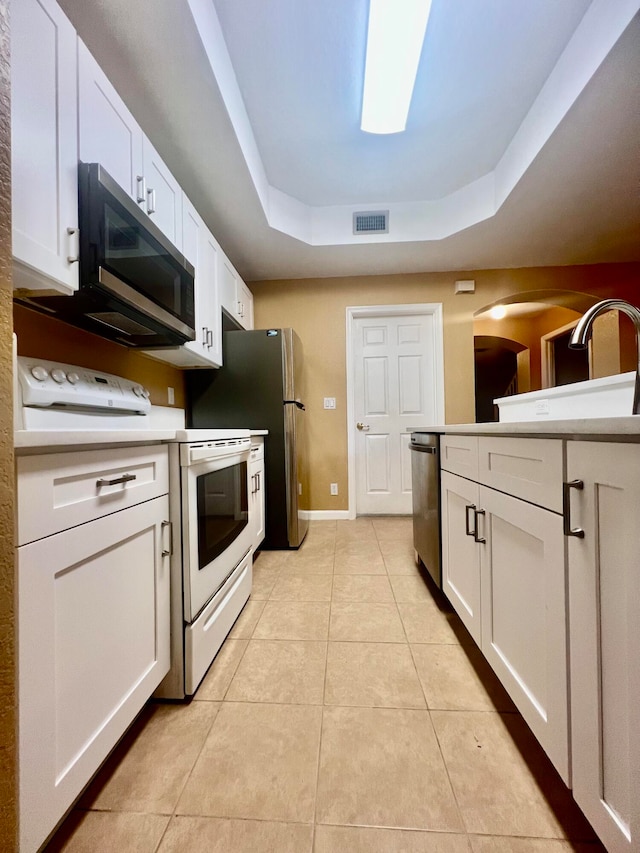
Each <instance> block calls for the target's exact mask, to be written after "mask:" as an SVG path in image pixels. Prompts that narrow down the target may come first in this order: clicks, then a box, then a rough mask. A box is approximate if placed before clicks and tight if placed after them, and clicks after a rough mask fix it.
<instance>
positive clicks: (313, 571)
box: [47, 518, 603, 853]
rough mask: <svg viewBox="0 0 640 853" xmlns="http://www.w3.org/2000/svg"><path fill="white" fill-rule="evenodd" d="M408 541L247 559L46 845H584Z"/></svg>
mask: <svg viewBox="0 0 640 853" xmlns="http://www.w3.org/2000/svg"><path fill="white" fill-rule="evenodd" d="M411 538H412V534H411V520H410V519H408V518H360V519H357V520H356V521H338V522H335V521H332V522H312V524H311V527H310V530H309V534H308V536H307V539H306V540H305V542H304V544H303V546H302V548H301V549H300V550H299V551H298V552H295V551H292V552H264V553H262V554H260V555H258V557H257V559H256V562H255V565H254V586H253V593H252V596H251V599H250V600H249V602H248V603H247V606H246V607H245V609H244V611H243V612H242V614H241V615H240V617H239V619H238V621H237V622H236V624H235V626H234V627H233V629H232V631H231V633H230V635H229V637H228V638H227V640H226V642H225V644H224V646H223V647H222V649H221V650H220V652H219V654H218V656H217V658H216V660H215V661H214V663H213V664H212V666H211V669H210V670H209V672H208V674H207V675H206V677H205V679H204V681H203V682H202V684H201V685H200V688H199V690H198V692H197V694H196V695H195V697H194V699H193V701H192V702H190V703H188V704H185V705H182V704H161V703H150V704H149V705H148V706H147V707H146V708H145V709H144V711H143V713H142V714H141V715H140V717H139V718H138V720H137V721H136V722H135V723H134V725H133V726H132V728H131V730H130V731H129V733H128V734H127V735H126V736H125V738H124V740H123V742H122V743H121V744H120V746H119V747H118V748H117V750H116V751H115V753H114V755H113V756H112V757H111V758H110V759H109V761H108V762H107V764H106V765H105V767H104V768H103V769H102V770H101V771H100V773H99V774H98V776H97V777H96V779H95V780H94V782H93V783H92V784H91V785H90V787H89V788H88V790H87V791H86V792H85V793H84V795H83V796H82V797H81V799H80V801H79V803H78V805H77V807H76V809H75V810H74V811H73V812H72V813H71V814H70V815H69V817H68V818H67V820H66V821H65V823H64V824H63V825H62V827H61V828H60V830H59V831H58V833H57V834H56V836H55V837H54V838H53V840H52V842H51V843H50V845H49V847H48V848H47V849H48V851H50V853H51V851H62V850H65V851H69V853H111V851H117V853H128V851H135V853H154V851H158V853H178V852H179V851H180V853H182V851H186V853H218V851H220V853H222V851H224V853H312V851H313V853H343V851H345V853H427V851H429V853H566V851H570V850H576V851H581V853H599V851H600V850H602V849H603V848H602V847H601V845H600V844H599V843H598V842H597V841H596V840H595V839H594V836H593V833H592V831H591V829H590V827H589V826H588V824H587V823H586V821H585V820H584V818H583V817H582V815H581V813H580V811H579V810H578V808H577V807H576V806H575V804H574V803H573V800H572V799H571V796H570V794H569V793H568V791H567V790H566V788H565V787H564V785H563V784H562V782H561V781H560V780H559V778H558V776H557V775H556V773H555V771H554V770H553V768H552V766H551V764H550V763H549V761H548V760H547V758H546V756H545V755H544V753H543V752H542V750H541V749H540V747H539V746H538V744H537V743H536V741H535V740H534V738H533V736H532V735H531V733H530V732H529V729H528V728H527V726H526V725H525V723H524V722H523V720H522V718H521V717H520V715H519V714H518V712H517V711H516V710H515V708H514V706H513V705H512V703H511V701H510V699H509V697H508V696H507V695H506V693H505V692H504V690H503V689H502V687H501V685H500V684H499V683H498V681H497V679H496V678H495V676H494V675H493V673H492V672H491V670H490V669H489V667H488V666H487V664H486V662H485V661H484V659H483V657H482V655H481V654H480V653H479V652H478V650H477V649H476V648H475V647H474V645H473V643H472V642H471V641H470V639H469V637H468V635H467V634H466V631H465V629H464V628H463V627H462V624H461V623H460V621H459V619H458V617H457V616H456V615H455V613H453V611H452V610H451V609H450V607H449V606H448V603H447V601H446V599H444V597H443V596H442V595H441V594H440V593H439V592H438V590H436V589H435V588H434V586H433V585H432V584H431V582H430V581H425V579H424V578H423V577H422V575H421V574H420V572H419V570H418V569H417V567H416V565H415V563H414V559H413V547H412V544H411Z"/></svg>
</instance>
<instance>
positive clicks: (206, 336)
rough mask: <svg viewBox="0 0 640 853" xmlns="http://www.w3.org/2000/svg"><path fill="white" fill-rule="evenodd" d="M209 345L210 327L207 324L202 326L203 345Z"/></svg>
mask: <svg viewBox="0 0 640 853" xmlns="http://www.w3.org/2000/svg"><path fill="white" fill-rule="evenodd" d="M208 345H209V329H207V327H206V326H203V327H202V346H203V347H206V346H208Z"/></svg>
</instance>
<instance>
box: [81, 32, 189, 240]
mask: <svg viewBox="0 0 640 853" xmlns="http://www.w3.org/2000/svg"><path fill="white" fill-rule="evenodd" d="M78 63H79V76H78V79H79V105H80V106H79V148H80V159H81V160H82V162H83V163H100V165H101V166H104V168H105V169H106V170H107V172H108V173H109V174H110V175H111V177H112V178H113V179H114V181H116V182H117V183H118V184H120V186H121V187H122V188H123V189H124V190H125V192H127V193H128V194H129V195H130V196H131V198H133V199H134V200H135V201H136V202H137V203H138V204H139V205H140V207H141V208H142V209H143V210H144V211H145V212H146V213H148V214H149V216H150V217H151V219H152V221H153V222H155V224H156V225H157V226H158V228H159V229H160V230H161V231H162V233H163V234H165V235H166V236H167V237H168V238H169V240H171V242H172V243H173V245H174V246H176V247H177V248H178V249H181V248H182V190H181V189H180V186H179V184H178V182H177V181H176V179H175V178H174V177H173V175H172V174H171V172H170V171H169V169H168V168H167V166H166V165H165V163H164V162H163V160H162V159H161V157H160V155H159V154H158V152H157V151H156V150H155V148H154V147H153V145H152V144H151V142H150V141H149V140H148V139H147V137H146V136H145V135H144V134H143V132H142V130H141V128H140V126H139V124H138V123H137V121H136V120H135V118H134V117H133V116H132V115H131V113H130V112H129V110H128V109H127V107H126V106H125V104H124V101H123V100H122V98H121V97H120V95H118V93H117V92H116V90H115V89H114V87H113V86H112V85H111V83H110V82H109V80H108V79H107V77H106V76H105V74H104V72H103V71H102V69H101V68H100V66H99V65H98V63H97V62H96V61H95V59H94V58H93V56H92V55H91V54H90V53H89V51H88V49H87V47H86V46H85V45H84V44H83V43H82V41H80V39H78Z"/></svg>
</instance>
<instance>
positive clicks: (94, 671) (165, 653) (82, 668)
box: [17, 496, 169, 853]
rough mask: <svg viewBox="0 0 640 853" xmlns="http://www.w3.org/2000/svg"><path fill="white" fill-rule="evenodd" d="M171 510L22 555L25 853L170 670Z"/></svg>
mask: <svg viewBox="0 0 640 853" xmlns="http://www.w3.org/2000/svg"><path fill="white" fill-rule="evenodd" d="M168 511H169V502H168V498H167V497H166V496H164V497H161V498H155V499H154V500H151V501H146V502H145V503H142V504H138V505H137V506H135V507H133V508H131V509H128V510H123V511H122V512H116V513H113V514H112V515H109V516H106V517H104V518H100V519H98V520H96V521H92V522H90V523H88V524H84V525H79V526H78V527H74V528H72V529H71V530H67V531H64V532H63V533H58V534H56V535H55V536H50V537H48V538H45V539H40V540H38V541H37V542H33V543H31V544H30V545H24V546H23V547H21V548H18V550H17V570H18V612H19V633H18V675H19V681H18V683H19V711H20V726H19V731H20V735H19V756H20V794H19V796H20V814H21V820H20V827H21V844H20V850H21V851H23V853H31V851H35V850H36V849H38V848H39V847H40V845H41V844H42V842H43V841H44V840H45V838H46V837H47V835H48V834H49V833H50V832H51V830H52V829H53V828H54V827H55V825H56V823H57V822H58V821H59V820H60V818H62V816H63V815H64V813H65V811H66V810H67V809H68V808H69V806H70V805H71V804H72V803H73V801H74V800H75V798H76V797H77V796H78V794H79V793H80V791H81V790H82V789H83V787H84V786H85V785H86V784H87V782H88V781H89V780H90V778H91V776H92V775H93V774H94V773H95V771H96V770H97V769H98V767H99V766H100V764H101V763H102V761H103V760H104V759H105V758H106V756H107V755H108V754H109V752H110V750H111V749H112V748H113V747H114V746H115V744H116V743H117V741H118V739H119V738H120V737H121V735H122V734H123V733H124V731H125V730H126V729H127V727H128V726H129V724H130V723H131V721H132V720H133V719H134V717H135V716H136V714H137V713H138V712H139V710H140V709H141V708H142V706H143V705H144V703H145V702H146V700H147V699H148V698H149V696H150V695H151V694H152V693H153V691H154V689H155V688H156V686H157V685H158V684H159V682H160V681H161V679H162V678H163V676H164V675H165V674H166V672H167V671H168V669H169V556H168V551H167V550H163V549H165V548H166V544H167V542H166V541H165V542H163V539H164V540H167V541H168V539H169V531H165V530H163V522H164V521H165V519H167V518H168Z"/></svg>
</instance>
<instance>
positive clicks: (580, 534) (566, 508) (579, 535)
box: [562, 480, 584, 539]
mask: <svg viewBox="0 0 640 853" xmlns="http://www.w3.org/2000/svg"><path fill="white" fill-rule="evenodd" d="M571 489H578V491H582V490H583V489H584V482H583V481H582V480H570V481H569V482H568V483H563V484H562V532H563V533H564V535H565V536H575V537H576V539H584V530H583V529H582V528H581V527H571Z"/></svg>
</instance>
